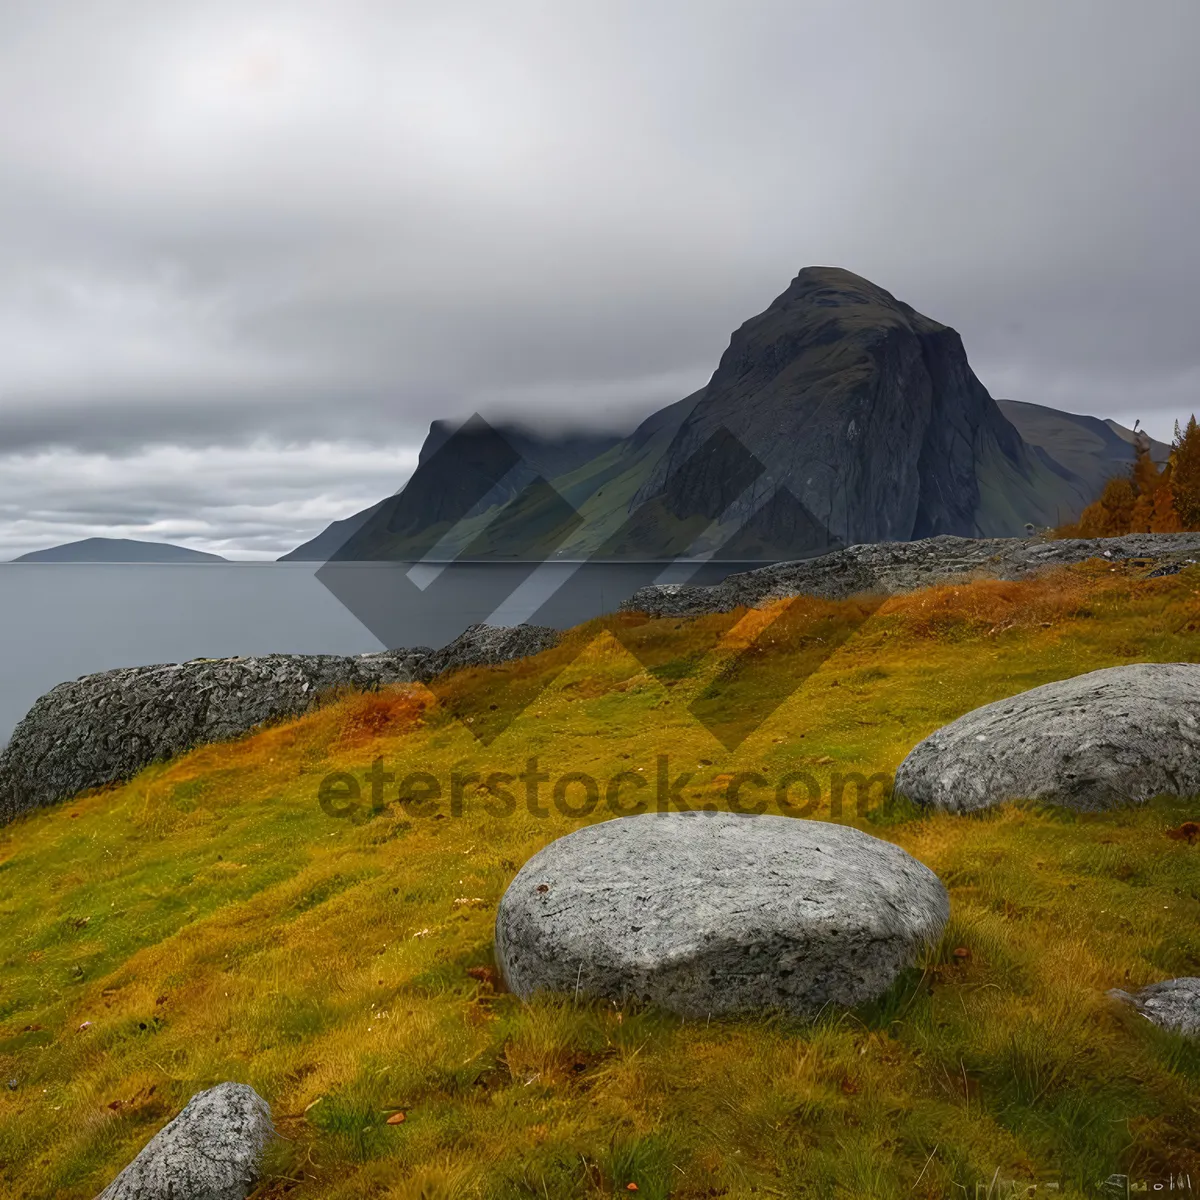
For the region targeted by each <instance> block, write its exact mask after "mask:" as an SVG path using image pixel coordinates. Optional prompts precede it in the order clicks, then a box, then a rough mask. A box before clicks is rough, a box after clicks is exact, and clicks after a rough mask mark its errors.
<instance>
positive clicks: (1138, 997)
mask: <svg viewBox="0 0 1200 1200" xmlns="http://www.w3.org/2000/svg"><path fill="white" fill-rule="evenodd" d="M1108 994H1109V995H1110V996H1111V997H1112V998H1113V999H1114V1000H1121V1001H1124V1002H1125V1003H1126V1004H1132V1005H1133V1007H1134V1008H1136V1009H1137V1010H1138V1012H1140V1013H1141V1014H1142V1016H1143V1017H1145V1018H1146V1020H1147V1021H1152V1022H1153V1023H1154V1024H1155V1025H1157V1026H1158V1027H1159V1028H1160V1029H1169V1030H1170V1031H1171V1032H1172V1033H1182V1034H1185V1035H1186V1036H1188V1037H1200V979H1195V978H1192V977H1190V976H1183V977H1181V978H1179V979H1164V980H1163V981H1162V982H1161V983H1152V984H1151V985H1150V986H1149V987H1144V988H1142V989H1141V990H1140V991H1137V992H1134V993H1133V995H1130V994H1129V993H1128V992H1123V991H1121V990H1120V988H1113V989H1112V991H1110V992H1109V993H1108Z"/></svg>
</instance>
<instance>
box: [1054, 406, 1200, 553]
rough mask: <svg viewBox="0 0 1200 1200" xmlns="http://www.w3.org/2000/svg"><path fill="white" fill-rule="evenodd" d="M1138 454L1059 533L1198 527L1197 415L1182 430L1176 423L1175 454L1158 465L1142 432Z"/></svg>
mask: <svg viewBox="0 0 1200 1200" xmlns="http://www.w3.org/2000/svg"><path fill="white" fill-rule="evenodd" d="M1134 450H1135V453H1136V455H1137V457H1136V459H1135V461H1134V464H1133V466H1132V468H1131V469H1130V471H1129V473H1128V474H1127V475H1118V476H1116V477H1115V478H1113V479H1110V480H1109V481H1108V482H1107V483H1106V484H1105V485H1104V491H1103V492H1101V494H1100V499H1099V500H1097V501H1095V503H1093V504H1089V505H1088V506H1087V508H1085V509H1084V510H1083V512H1082V513H1081V514H1080V517H1079V520H1078V521H1077V522H1076V523H1075V524H1074V525H1064V526H1062V527H1060V528H1059V529H1057V530H1055V534H1056V535H1057V536H1058V537H1087V538H1093V537H1119V536H1120V535H1121V534H1125V533H1178V532H1180V531H1181V530H1200V426H1198V425H1197V423H1196V418H1195V416H1194V415H1193V416H1192V417H1191V419H1190V420H1189V421H1188V423H1187V425H1186V426H1185V427H1184V428H1183V429H1180V427H1179V422H1178V421H1176V422H1175V439H1174V441H1173V442H1172V443H1171V454H1170V457H1169V458H1168V460H1167V462H1166V464H1165V465H1164V466H1163V467H1162V468H1161V469H1160V468H1159V466H1158V464H1157V463H1156V462H1155V461H1154V459H1153V458H1151V457H1150V439H1149V438H1147V437H1145V436H1144V435H1141V434H1139V435H1138V439H1137V441H1136V442H1135V444H1134Z"/></svg>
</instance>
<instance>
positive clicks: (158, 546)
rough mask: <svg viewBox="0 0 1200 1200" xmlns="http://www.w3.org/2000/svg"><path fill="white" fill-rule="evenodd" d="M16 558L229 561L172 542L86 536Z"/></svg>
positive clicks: (18, 560) (118, 561)
mask: <svg viewBox="0 0 1200 1200" xmlns="http://www.w3.org/2000/svg"><path fill="white" fill-rule="evenodd" d="M12 561H13V562H77V563H79V562H111V563H189V562H194V563H200V562H228V561H229V560H228V559H226V558H222V557H221V556H220V555H219V554H206V553H205V552H204V551H203V550H189V549H188V548H187V547H186V546H173V545H171V543H170V542H139V541H136V540H135V539H133V538H106V537H91V538H84V539H83V540H82V541H80V542H66V543H65V544H63V545H61V546H49V547H47V549H45V550H31V551H30V552H29V553H28V554H22V555H20V556H19V557H17V558H14V559H13V560H12Z"/></svg>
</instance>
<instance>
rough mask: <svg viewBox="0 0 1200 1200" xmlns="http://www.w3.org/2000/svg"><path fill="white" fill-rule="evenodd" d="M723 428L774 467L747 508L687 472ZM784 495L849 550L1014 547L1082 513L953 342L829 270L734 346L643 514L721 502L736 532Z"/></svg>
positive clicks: (713, 479) (694, 469) (647, 490)
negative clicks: (966, 543) (996, 538)
mask: <svg viewBox="0 0 1200 1200" xmlns="http://www.w3.org/2000/svg"><path fill="white" fill-rule="evenodd" d="M720 428H724V429H727V430H729V431H730V432H731V433H732V434H733V435H734V436H735V437H736V438H737V439H738V440H739V442H740V443H741V444H742V445H743V446H745V447H746V448H747V449H748V450H749V451H750V452H751V453H752V454H753V455H754V456H755V457H756V458H757V459H758V460H759V461H760V462H761V463H762V464H763V466H764V467H765V468H766V470H765V472H764V474H763V475H762V476H761V477H760V478H759V479H758V480H757V481H756V482H755V483H754V484H753V485H752V486H751V487H750V488H749V489H748V490H747V491H746V492H744V493H743V494H741V495H740V496H734V495H732V494H730V492H729V489H728V488H727V487H725V486H724V482H723V480H722V479H720V478H719V477H718V476H717V475H716V474H715V473H713V472H712V471H709V470H707V469H705V466H704V464H703V463H702V462H696V463H694V465H692V466H690V467H685V465H684V464H685V463H687V462H688V460H689V458H691V457H692V456H693V455H694V454H695V451H696V449H697V448H698V447H699V446H701V445H702V444H703V443H704V442H705V441H706V439H708V438H710V437H711V436H712V434H713V432H714V431H715V430H717V429H720ZM780 489H783V490H784V491H786V493H787V494H788V495H790V496H791V497H792V498H793V499H794V500H795V501H796V502H798V504H799V505H800V506H802V507H803V509H804V510H806V511H807V512H809V513H810V514H812V517H813V518H814V519H815V521H816V522H817V523H818V524H819V526H822V527H824V529H826V530H828V531H829V534H830V535H831V537H830V539H829V540H830V541H832V542H838V541H840V542H842V543H844V544H849V543H854V542H879V541H908V540H910V539H913V538H922V537H930V536H933V535H936V534H941V533H951V534H963V535H981V536H991V535H998V534H1005V533H1019V532H1021V530H1022V528H1023V526H1024V524H1025V522H1027V521H1032V522H1034V523H1036V524H1045V523H1049V522H1052V521H1053V520H1054V519H1055V516H1056V510H1060V509H1072V508H1074V506H1075V505H1076V504H1077V503H1078V501H1079V500H1080V499H1081V496H1080V488H1079V486H1078V484H1077V481H1075V480H1074V479H1073V478H1072V476H1071V473H1070V472H1069V471H1067V470H1066V469H1064V468H1062V467H1061V466H1060V465H1059V464H1057V463H1055V462H1053V461H1052V460H1050V459H1049V458H1048V457H1047V456H1045V455H1042V454H1039V453H1038V452H1037V451H1036V450H1035V449H1034V448H1031V447H1030V446H1028V445H1026V444H1025V443H1024V442H1023V441H1022V439H1021V437H1020V436H1019V435H1018V433H1017V431H1016V430H1015V429H1014V428H1013V426H1012V424H1011V423H1010V422H1009V421H1007V420H1006V419H1005V418H1004V416H1003V414H1002V413H1001V412H1000V410H999V408H998V407H997V406H996V403H995V401H994V400H993V399H992V398H991V397H990V396H989V395H988V393H987V390H986V389H985V388H984V387H983V385H982V384H981V383H980V382H979V380H978V379H977V378H976V377H975V375H974V373H973V372H972V371H971V368H970V366H969V364H968V362H967V357H966V353H965V351H964V350H963V345H962V341H961V339H960V338H959V336H958V334H957V333H955V331H954V330H953V329H949V328H947V327H946V326H944V325H940V324H938V323H937V322H936V321H932V320H930V319H929V318H928V317H924V316H922V315H921V314H920V313H918V312H916V311H915V310H914V309H912V308H911V307H909V306H908V305H907V304H904V303H902V302H901V301H898V300H896V299H895V297H893V296H892V295H891V294H890V293H888V292H885V291H884V290H883V289H882V288H880V287H876V286H875V285H874V284H872V283H870V282H868V281H867V280H865V279H862V278H860V277H859V276H856V275H852V274H851V273H850V272H848V271H842V270H838V269H834V268H826V267H810V268H807V269H806V270H803V271H801V272H800V274H799V275H797V277H796V278H795V279H794V280H793V281H792V283H791V285H790V286H789V287H788V289H787V291H785V292H784V293H783V295H781V296H780V297H779V298H778V299H777V300H776V301H775V302H774V303H773V304H772V305H771V306H770V307H769V308H768V309H767V310H766V311H765V312H763V313H761V314H760V315H759V316H757V317H753V318H751V320H749V321H747V322H746V323H745V324H744V325H743V326H742V327H741V328H740V329H739V330H738V331H737V332H736V333H735V334H734V335H733V338H732V339H731V341H730V345H729V349H728V350H726V352H725V354H724V355H723V356H722V358H721V362H720V365H719V366H718V367H717V370H716V372H715V373H714V375H713V377H712V380H711V382H710V383H709V385H708V387H707V388H706V389H705V394H704V397H703V399H702V400H701V401H700V402H699V404H697V405H696V407H695V409H694V411H693V412H692V413H691V415H690V416H689V418H688V419H687V420H686V421H685V422H684V423H683V425H682V426H681V428H680V430H679V432H678V433H677V434H676V435H675V438H674V440H673V442H672V444H671V446H670V448H669V449H668V451H667V453H666V454H665V455H664V456H663V458H662V459H661V461H660V462H659V463H658V464H657V466H656V467H655V470H654V471H653V472H652V474H651V475H650V477H649V478H648V479H647V481H646V483H645V484H644V485H643V487H642V490H641V493H640V494H639V499H640V500H643V501H645V500H648V499H649V498H650V497H652V496H655V495H658V496H660V497H661V502H662V503H663V504H664V505H666V506H669V507H671V508H673V509H680V508H690V507H694V506H696V505H698V504H699V503H701V501H702V498H703V497H706V496H711V495H713V494H714V493H718V494H720V495H721V498H722V501H723V502H724V503H725V504H727V505H728V506H729V507H728V508H727V510H726V511H727V513H728V514H729V516H730V517H732V518H733V521H732V524H735V525H737V524H739V523H742V522H745V521H747V520H750V519H751V517H752V514H753V513H754V512H755V511H756V510H757V508H758V506H759V505H761V504H762V503H764V501H766V500H768V499H769V498H771V497H773V496H776V495H777V494H778V492H779V490H780ZM760 524H762V526H763V528H762V534H763V537H764V541H765V542H766V544H767V545H768V546H769V547H770V548H772V549H777V550H787V551H789V552H791V553H794V554H795V553H803V552H811V551H812V550H816V549H821V548H823V547H821V546H819V545H816V544H810V545H802V544H796V542H795V541H793V540H792V539H791V538H790V530H789V529H788V528H787V527H784V526H780V525H779V524H778V522H777V520H776V519H775V518H774V517H772V516H770V515H768V516H767V517H766V519H765V520H762V521H760Z"/></svg>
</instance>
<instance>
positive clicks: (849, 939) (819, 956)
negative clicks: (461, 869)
mask: <svg viewBox="0 0 1200 1200" xmlns="http://www.w3.org/2000/svg"><path fill="white" fill-rule="evenodd" d="M949 913H950V902H949V897H948V896H947V894H946V889H945V888H944V887H943V886H942V883H941V881H940V880H939V879H938V878H937V876H936V875H934V873H933V872H932V871H930V870H929V868H928V867H926V866H924V865H923V864H921V863H919V862H918V861H917V860H916V859H915V858H913V857H912V856H911V855H909V854H907V853H906V852H905V851H904V850H902V849H901V848H900V847H899V846H894V845H892V844H891V843H890V842H884V841H881V840H879V839H878V838H873V837H871V836H869V835H868V834H865V833H862V832H860V831H859V830H857V829H852V828H849V827H847V826H842V825H832V824H827V823H825V822H822V821H804V820H800V819H797V818H792V817H780V816H741V815H735V814H733V813H725V812H721V813H662V814H658V813H649V814H645V815H642V816H634V817H622V818H620V819H617V820H612V821H604V822H602V823H600V824H597V825H590V826H586V827H585V828H583V829H579V830H576V831H575V832H574V833H570V834H568V835H567V836H566V837H563V838H559V839H558V840H557V841H555V842H552V843H551V844H550V845H549V846H547V847H545V849H543V850H541V851H540V852H539V853H538V854H535V855H534V856H533V858H531V859H530V860H529V861H528V862H527V863H526V864H525V865H524V867H522V868H521V870H520V871H519V872H518V873H517V876H516V878H515V879H514V880H513V881H512V883H511V884H510V885H509V887H508V890H507V891H506V892H505V893H504V897H503V898H502V900H501V901H500V907H499V911H498V912H497V915H496V957H497V961H498V963H499V966H500V969H501V971H502V972H503V975H504V977H505V980H506V981H507V983H508V986H509V987H510V988H511V989H512V990H513V991H514V992H515V993H517V995H519V996H521V997H522V998H528V997H530V996H532V995H533V994H534V993H536V992H555V993H561V994H566V995H580V996H583V995H587V996H595V997H600V998H604V999H611V1000H615V1001H618V1002H626V1001H646V1002H649V1003H653V1004H656V1005H659V1006H660V1007H662V1008H665V1009H668V1010H669V1011H672V1012H675V1013H678V1014H680V1015H682V1016H688V1017H701V1016H706V1015H713V1016H716V1015H719V1014H725V1013H744V1012H750V1011H756V1010H763V1009H783V1010H785V1011H788V1012H792V1013H796V1014H800V1015H813V1014H816V1013H817V1012H819V1011H820V1010H821V1009H822V1008H823V1007H825V1006H826V1005H828V1004H838V1005H853V1004H858V1003H861V1002H863V1001H866V1000H870V999H872V998H874V997H877V996H879V995H880V994H881V993H883V992H884V991H886V990H887V988H888V986H889V985H890V984H891V983H892V981H893V980H894V979H895V978H896V976H897V974H898V973H899V972H900V971H901V970H902V969H903V968H904V967H906V966H908V965H910V964H911V963H912V962H913V961H914V959H915V958H916V956H917V954H918V953H919V951H920V950H921V948H922V947H923V946H925V945H927V944H930V943H932V942H935V941H937V939H938V938H940V936H941V934H942V930H943V929H944V928H945V925H946V921H947V919H948V918H949Z"/></svg>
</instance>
